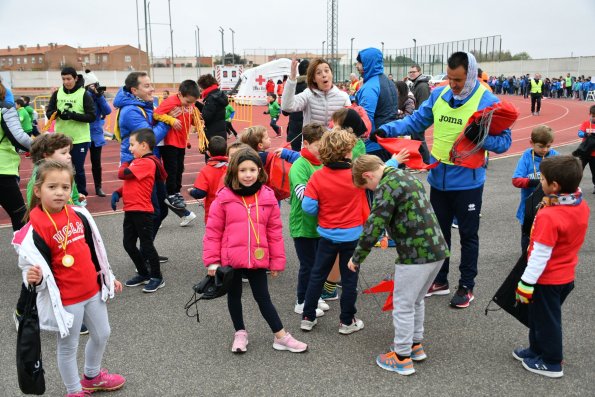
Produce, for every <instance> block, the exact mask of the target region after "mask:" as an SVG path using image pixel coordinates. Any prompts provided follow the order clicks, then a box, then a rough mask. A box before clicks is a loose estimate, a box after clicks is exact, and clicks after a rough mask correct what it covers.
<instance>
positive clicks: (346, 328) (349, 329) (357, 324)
mask: <svg viewBox="0 0 595 397" xmlns="http://www.w3.org/2000/svg"><path fill="white" fill-rule="evenodd" d="M363 328H364V322H363V321H362V320H360V319H359V318H354V319H353V322H352V323H351V324H350V325H345V324H343V323H341V324H340V325H339V333H340V334H343V335H349V334H352V333H354V332H357V331H359V330H361V329H363Z"/></svg>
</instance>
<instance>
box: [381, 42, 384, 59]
mask: <svg viewBox="0 0 595 397" xmlns="http://www.w3.org/2000/svg"><path fill="white" fill-rule="evenodd" d="M380 44H382V58H384V41H381V42H380Z"/></svg>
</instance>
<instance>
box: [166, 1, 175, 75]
mask: <svg viewBox="0 0 595 397" xmlns="http://www.w3.org/2000/svg"><path fill="white" fill-rule="evenodd" d="M167 8H168V9H169V40H170V42H171V79H172V84H173V85H174V86H175V84H176V73H175V70H174V30H173V29H172V28H171V0H167Z"/></svg>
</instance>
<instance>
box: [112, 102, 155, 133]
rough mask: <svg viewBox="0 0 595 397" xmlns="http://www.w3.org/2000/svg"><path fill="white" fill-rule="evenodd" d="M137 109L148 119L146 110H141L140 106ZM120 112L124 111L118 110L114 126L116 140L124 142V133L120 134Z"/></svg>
mask: <svg viewBox="0 0 595 397" xmlns="http://www.w3.org/2000/svg"><path fill="white" fill-rule="evenodd" d="M137 108H139V109H140V111H141V112H142V114H143V116H145V118H146V119H148V117H147V112H145V109H143V108H141V107H140V106H137ZM120 110H122V109H120V108H118V110H116V123H115V124H114V138H116V140H117V141H118V142H122V133H121V132H120Z"/></svg>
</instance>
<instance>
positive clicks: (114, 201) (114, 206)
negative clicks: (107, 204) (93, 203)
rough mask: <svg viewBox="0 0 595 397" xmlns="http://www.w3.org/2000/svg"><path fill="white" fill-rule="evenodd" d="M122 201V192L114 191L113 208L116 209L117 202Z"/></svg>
mask: <svg viewBox="0 0 595 397" xmlns="http://www.w3.org/2000/svg"><path fill="white" fill-rule="evenodd" d="M118 201H120V194H118V192H113V193H112V209H113V210H114V211H115V210H116V208H117V204H116V203H117V202H118Z"/></svg>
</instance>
